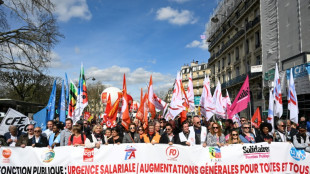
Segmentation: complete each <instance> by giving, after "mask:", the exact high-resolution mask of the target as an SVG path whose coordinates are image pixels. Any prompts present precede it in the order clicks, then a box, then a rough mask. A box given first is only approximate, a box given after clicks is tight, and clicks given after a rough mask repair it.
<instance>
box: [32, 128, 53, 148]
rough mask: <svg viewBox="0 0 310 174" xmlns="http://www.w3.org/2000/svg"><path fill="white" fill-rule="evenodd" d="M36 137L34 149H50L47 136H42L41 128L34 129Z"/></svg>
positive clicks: (34, 138) (33, 143) (34, 137)
mask: <svg viewBox="0 0 310 174" xmlns="http://www.w3.org/2000/svg"><path fill="white" fill-rule="evenodd" d="M33 132H34V136H33V137H32V139H31V141H32V147H48V146H49V145H48V141H47V138H46V137H45V136H43V135H42V130H41V128H40V127H36V128H34V131H33Z"/></svg>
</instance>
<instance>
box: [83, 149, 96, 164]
mask: <svg viewBox="0 0 310 174" xmlns="http://www.w3.org/2000/svg"><path fill="white" fill-rule="evenodd" d="M93 160H94V149H93V148H92V149H88V148H85V149H84V154H83V161H84V162H93Z"/></svg>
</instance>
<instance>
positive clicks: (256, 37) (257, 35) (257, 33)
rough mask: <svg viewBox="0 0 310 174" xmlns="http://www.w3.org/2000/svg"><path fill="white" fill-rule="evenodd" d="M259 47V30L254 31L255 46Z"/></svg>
mask: <svg viewBox="0 0 310 174" xmlns="http://www.w3.org/2000/svg"><path fill="white" fill-rule="evenodd" d="M258 47H260V37H259V31H257V32H255V48H258Z"/></svg>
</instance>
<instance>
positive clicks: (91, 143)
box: [85, 124, 106, 149]
mask: <svg viewBox="0 0 310 174" xmlns="http://www.w3.org/2000/svg"><path fill="white" fill-rule="evenodd" d="M101 144H106V142H105V138H104V134H103V128H102V126H101V125H100V124H96V125H95V126H94V127H93V133H92V134H88V135H87V136H86V141H85V148H95V147H96V148H98V149H99V148H100V145H101Z"/></svg>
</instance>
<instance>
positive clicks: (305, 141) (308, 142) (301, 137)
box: [293, 123, 310, 152]
mask: <svg viewBox="0 0 310 174" xmlns="http://www.w3.org/2000/svg"><path fill="white" fill-rule="evenodd" d="M293 144H294V146H295V148H297V149H304V150H305V151H306V152H310V137H309V136H308V135H307V125H306V124H304V123H303V124H300V125H299V127H298V133H297V134H296V135H294V137H293Z"/></svg>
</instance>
